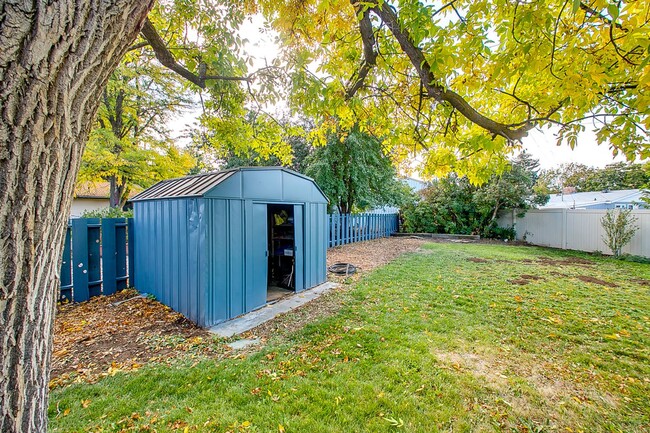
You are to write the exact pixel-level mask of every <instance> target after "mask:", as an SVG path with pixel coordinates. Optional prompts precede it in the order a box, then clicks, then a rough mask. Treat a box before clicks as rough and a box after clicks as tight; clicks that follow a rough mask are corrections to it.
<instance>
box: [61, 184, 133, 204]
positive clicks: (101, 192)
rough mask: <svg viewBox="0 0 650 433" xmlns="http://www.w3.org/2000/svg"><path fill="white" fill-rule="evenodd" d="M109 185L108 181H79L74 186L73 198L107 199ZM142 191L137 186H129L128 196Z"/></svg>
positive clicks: (109, 189)
mask: <svg viewBox="0 0 650 433" xmlns="http://www.w3.org/2000/svg"><path fill="white" fill-rule="evenodd" d="M110 191H111V185H110V183H108V182H81V183H78V184H77V185H76V186H75V189H74V198H85V199H93V200H108V199H109V196H110ZM141 191H142V188H141V187H139V186H133V187H131V192H130V193H129V198H131V197H133V196H134V195H136V194H138V193H139V192H141Z"/></svg>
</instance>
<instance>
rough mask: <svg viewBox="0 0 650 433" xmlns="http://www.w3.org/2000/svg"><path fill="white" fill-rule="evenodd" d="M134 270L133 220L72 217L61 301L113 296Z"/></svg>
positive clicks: (63, 268) (62, 279)
mask: <svg viewBox="0 0 650 433" xmlns="http://www.w3.org/2000/svg"><path fill="white" fill-rule="evenodd" d="M129 239H131V242H129ZM133 270H134V269H133V219H131V218H130V219H128V220H127V219H125V218H104V219H102V220H100V219H98V218H75V219H73V220H71V223H70V226H68V228H67V230H66V236H65V245H64V248H63V260H62V265H61V286H60V296H59V298H60V300H62V301H64V300H65V301H68V302H83V301H87V300H88V299H90V298H92V297H94V296H99V295H112V294H113V293H115V292H116V291H119V290H122V289H125V288H126V287H128V285H129V284H130V282H131V281H133V279H132V277H133Z"/></svg>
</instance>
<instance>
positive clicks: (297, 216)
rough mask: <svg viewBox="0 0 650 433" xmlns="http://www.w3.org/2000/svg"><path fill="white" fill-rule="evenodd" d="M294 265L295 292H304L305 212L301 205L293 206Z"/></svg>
mask: <svg viewBox="0 0 650 433" xmlns="http://www.w3.org/2000/svg"><path fill="white" fill-rule="evenodd" d="M293 227H294V239H295V246H294V260H295V261H294V265H295V288H296V292H300V291H302V290H305V249H304V245H305V211H304V208H303V206H302V205H300V204H297V205H294V206H293Z"/></svg>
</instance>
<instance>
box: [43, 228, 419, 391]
mask: <svg viewBox="0 0 650 433" xmlns="http://www.w3.org/2000/svg"><path fill="white" fill-rule="evenodd" d="M425 242H426V241H425V240H422V239H416V238H388V239H376V240H373V241H367V242H360V243H355V244H349V245H344V246H340V247H335V248H331V249H329V250H328V252H327V264H328V266H329V265H331V264H333V263H340V262H345V263H352V264H354V265H355V266H356V267H357V273H356V274H355V275H353V276H351V277H346V276H344V275H343V276H336V275H334V274H329V279H330V281H337V282H343V283H349V282H351V281H354V280H356V279H358V278H359V277H360V276H361V275H364V274H366V273H367V272H369V271H371V270H373V269H375V268H377V267H379V266H382V265H385V264H387V263H388V262H390V261H392V260H394V259H395V258H397V257H399V256H400V255H402V254H404V253H408V252H413V251H417V250H418V249H420V247H421V246H422V244H423V243H425ZM349 287H350V286H349V284H342V285H341V287H340V288H339V289H335V291H336V290H347V288H349ZM135 296H137V292H136V291H135V290H125V291H122V292H120V293H117V294H115V295H112V296H99V297H96V298H93V299H91V300H90V301H87V302H82V303H79V304H64V305H59V306H58V307H57V314H56V319H55V325H54V352H53V355H52V370H51V381H50V386H51V387H56V386H61V385H65V384H67V383H70V382H74V381H84V382H92V381H95V380H97V379H98V378H101V377H104V376H107V375H111V374H115V373H116V372H118V371H124V370H134V369H137V368H139V367H141V366H142V364H144V363H147V362H152V361H159V362H160V361H167V360H169V359H172V358H175V357H179V356H184V355H187V354H190V355H192V356H194V355H202V356H205V355H207V356H222V355H227V354H228V352H229V350H230V349H229V348H228V347H227V346H226V345H225V343H224V342H223V341H221V340H218V339H217V338H216V337H214V336H213V335H212V334H210V333H209V332H207V331H206V330H204V329H202V328H199V327H198V326H196V325H194V324H193V323H192V322H190V321H189V320H187V319H185V317H184V316H182V315H181V314H179V313H176V312H175V311H173V310H172V309H171V308H169V307H167V306H165V305H163V304H161V303H159V302H157V301H155V300H153V299H148V298H137V299H132V298H134V297H135ZM125 300H128V301H126V302H123V303H119V302H120V301H125ZM117 303H119V304H117ZM116 304H117V305H116ZM340 307H341V302H340V300H339V297H337V296H332V294H331V293H330V294H326V295H324V296H322V297H320V298H318V299H316V300H314V301H312V302H310V303H308V304H306V305H303V306H302V307H300V308H297V309H296V310H293V311H292V312H291V313H290V314H283V315H281V316H278V317H276V318H275V319H273V320H271V321H270V322H267V323H265V324H264V325H261V326H260V327H258V328H256V329H254V330H252V331H251V332H249V333H248V334H249V336H252V335H254V336H256V337H259V338H261V339H262V341H265V340H266V339H268V338H271V337H272V336H276V335H278V334H279V335H283V334H286V333H290V332H293V331H295V330H296V329H300V328H302V327H303V326H305V325H306V324H308V323H310V322H312V321H313V320H314V319H316V318H318V317H324V316H327V315H330V314H333V313H335V312H336V311H338V309H339V308H340ZM245 336H246V335H245Z"/></svg>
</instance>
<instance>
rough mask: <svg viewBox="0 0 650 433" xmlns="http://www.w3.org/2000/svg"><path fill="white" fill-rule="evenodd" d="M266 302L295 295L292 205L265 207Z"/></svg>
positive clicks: (294, 239) (294, 240)
mask: <svg viewBox="0 0 650 433" xmlns="http://www.w3.org/2000/svg"><path fill="white" fill-rule="evenodd" d="M267 215H268V224H267V251H268V252H269V253H268V276H267V291H266V302H273V301H276V300H278V299H280V298H282V297H283V296H286V295H288V294H291V293H294V292H295V291H296V224H295V222H296V221H295V215H294V206H293V205H284V204H269V205H267Z"/></svg>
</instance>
